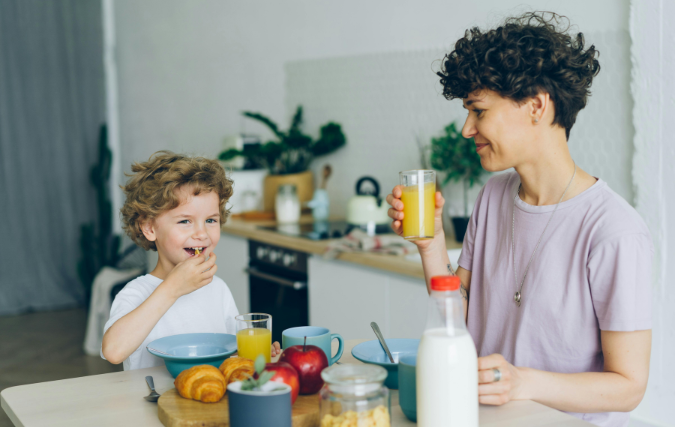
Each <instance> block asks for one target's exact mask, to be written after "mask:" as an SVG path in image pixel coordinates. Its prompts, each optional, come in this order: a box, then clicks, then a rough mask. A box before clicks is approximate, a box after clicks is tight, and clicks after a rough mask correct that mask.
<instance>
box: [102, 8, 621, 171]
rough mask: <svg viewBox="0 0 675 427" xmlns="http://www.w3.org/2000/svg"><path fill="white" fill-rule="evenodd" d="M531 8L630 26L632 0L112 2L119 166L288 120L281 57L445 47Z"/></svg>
mask: <svg viewBox="0 0 675 427" xmlns="http://www.w3.org/2000/svg"><path fill="white" fill-rule="evenodd" d="M523 4H530V5H531V7H527V6H522V5H523ZM531 9H547V10H555V11H557V12H559V13H561V14H565V15H567V16H569V17H570V18H571V20H572V22H573V23H574V24H576V25H578V26H579V28H580V29H583V30H584V31H608V30H618V29H624V30H627V27H628V0H594V1H592V2H589V1H586V0H568V1H566V2H564V4H563V2H559V1H556V0H541V1H529V2H526V3H524V2H523V1H522V0H489V1H481V2H464V1H459V0H452V1H448V0H421V1H416V2H408V1H387V0H370V1H361V0H344V1H339V2H336V1H330V0H315V1H309V0H286V1H277V0H250V1H236V0H227V1H224V0H193V1H189V2H186V1H183V0H143V1H137V0H115V20H116V35H117V65H118V67H119V68H118V75H119V77H118V78H119V108H120V115H119V116H120V126H121V129H120V139H121V149H122V158H121V165H122V168H123V171H129V167H130V164H131V162H132V161H138V160H145V159H147V158H148V156H149V155H150V154H151V153H153V152H154V151H156V150H159V149H171V150H175V151H187V152H193V153H201V154H206V155H210V156H215V155H216V154H217V153H218V152H219V151H220V149H221V144H222V138H223V136H224V135H227V134H232V133H236V132H239V131H242V130H247V131H255V132H259V131H261V128H260V127H259V126H258V125H255V124H252V123H251V122H247V121H245V120H243V119H242V118H241V116H240V112H241V111H242V110H254V111H260V112H263V113H265V114H268V115H269V116H271V117H272V118H273V119H274V120H277V121H280V122H282V123H285V122H286V119H287V114H288V112H287V111H286V108H285V107H286V106H285V102H284V97H285V92H284V64H285V63H287V62H288V61H296V60H302V59H313V58H325V57H335V56H346V55H355V54H365V53H377V52H389V51H400V50H411V49H423V48H437V47H438V48H446V47H448V46H450V45H451V44H452V43H453V42H454V41H455V40H456V39H457V37H458V36H460V35H461V34H462V33H463V31H464V29H465V28H467V27H468V26H471V25H481V26H484V25H486V24H489V23H491V22H496V21H499V20H500V19H501V18H502V17H503V16H506V15H509V14H513V13H517V12H518V11H524V10H531Z"/></svg>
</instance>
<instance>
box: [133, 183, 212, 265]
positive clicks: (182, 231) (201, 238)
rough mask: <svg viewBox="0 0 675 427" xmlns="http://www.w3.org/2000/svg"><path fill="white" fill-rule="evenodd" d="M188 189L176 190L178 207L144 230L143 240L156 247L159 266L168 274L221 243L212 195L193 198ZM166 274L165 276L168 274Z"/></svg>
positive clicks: (146, 226)
mask: <svg viewBox="0 0 675 427" xmlns="http://www.w3.org/2000/svg"><path fill="white" fill-rule="evenodd" d="M193 191H194V190H193V188H192V187H191V186H187V185H186V186H183V187H181V188H180V189H179V190H177V193H178V196H179V197H180V200H181V204H180V205H179V206H178V207H177V208H175V209H172V210H170V211H167V212H164V213H162V214H161V215H159V216H158V217H157V218H155V220H154V221H150V222H148V223H146V224H145V225H144V226H143V233H144V234H145V237H146V238H147V239H148V240H150V241H154V242H155V244H156V245H157V252H158V254H159V258H160V260H159V261H160V263H166V264H165V265H164V267H165V268H166V269H167V270H168V271H170V270H171V269H172V268H173V267H174V266H175V265H176V264H178V263H180V262H182V261H185V260H186V259H189V258H190V257H193V256H195V248H200V249H201V252H204V253H205V254H206V255H207V256H208V254H210V253H211V252H213V249H214V248H215V247H216V245H217V244H218V241H219V240H220V205H219V201H220V200H219V199H218V194H216V193H215V192H213V191H212V192H208V193H200V194H199V195H198V196H195V195H194V194H193ZM168 271H167V272H168Z"/></svg>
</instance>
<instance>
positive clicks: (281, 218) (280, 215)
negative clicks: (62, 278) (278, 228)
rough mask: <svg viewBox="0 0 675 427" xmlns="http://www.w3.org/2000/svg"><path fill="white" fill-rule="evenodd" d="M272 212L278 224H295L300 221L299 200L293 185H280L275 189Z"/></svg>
mask: <svg viewBox="0 0 675 427" xmlns="http://www.w3.org/2000/svg"><path fill="white" fill-rule="evenodd" d="M274 210H275V211H276V215H277V222H278V223H280V224H291V223H297V222H298V221H299V220H300V200H299V199H298V191H297V188H296V186H295V185H294V184H284V185H280V186H279V188H278V189H277V196H276V199H275V205H274Z"/></svg>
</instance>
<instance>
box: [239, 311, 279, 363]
mask: <svg viewBox="0 0 675 427" xmlns="http://www.w3.org/2000/svg"><path fill="white" fill-rule="evenodd" d="M234 320H235V321H236V322H237V351H238V353H239V356H240V357H245V358H247V359H251V360H254V361H255V359H256V358H257V357H258V356H259V355H261V354H262V355H263V356H265V361H266V362H267V363H270V361H271V356H272V316H270V315H269V314H265V313H249V314H240V315H239V316H235V318H234Z"/></svg>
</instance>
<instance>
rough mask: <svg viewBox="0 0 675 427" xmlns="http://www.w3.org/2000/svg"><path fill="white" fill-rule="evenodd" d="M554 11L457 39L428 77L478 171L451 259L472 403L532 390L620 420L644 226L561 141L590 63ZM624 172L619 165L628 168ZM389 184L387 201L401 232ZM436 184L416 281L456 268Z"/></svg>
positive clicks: (642, 362) (645, 267) (646, 316)
mask: <svg viewBox="0 0 675 427" xmlns="http://www.w3.org/2000/svg"><path fill="white" fill-rule="evenodd" d="M559 19H560V17H559V16H557V15H555V14H554V15H552V17H551V18H550V19H547V18H546V17H545V16H544V15H542V14H534V13H530V14H526V15H524V16H521V17H519V18H512V19H509V20H507V21H506V22H505V23H504V24H503V25H502V26H500V27H498V28H497V29H494V30H490V31H486V32H484V31H481V30H479V29H478V28H474V29H472V30H470V31H467V32H466V34H465V37H463V38H461V39H460V40H459V41H457V43H456V45H455V49H454V51H452V52H451V53H450V54H448V55H447V56H446V57H445V58H444V61H443V66H442V68H441V72H439V73H438V74H439V76H440V77H441V84H442V85H443V93H444V95H445V97H446V98H447V99H454V98H460V99H462V101H463V105H464V108H466V109H467V110H468V116H467V119H466V122H465V124H464V127H463V129H462V134H463V135H464V137H466V138H474V141H475V144H476V150H477V152H478V154H479V156H480V158H481V164H482V166H483V168H485V169H486V170H488V171H492V172H495V171H504V170H507V169H510V168H514V169H515V171H513V172H506V173H502V174H498V175H495V176H493V177H492V178H491V179H490V180H489V181H488V182H487V184H486V185H485V187H484V188H483V189H482V190H481V192H480V194H479V196H478V199H477V201H476V204H475V207H474V210H473V214H472V216H471V221H470V224H469V227H468V230H467V233H466V237H465V238H464V245H463V249H462V255H461V257H460V258H459V269H458V270H457V272H456V274H457V275H458V276H459V277H460V279H461V282H462V287H461V292H462V295H463V297H464V298H465V310H466V316H467V317H466V319H467V326H468V329H469V331H470V333H471V335H472V337H473V339H474V342H475V344H476V348H477V350H478V355H479V360H478V369H479V373H478V381H479V389H478V390H479V391H478V392H479V401H480V403H483V404H490V405H501V404H503V403H506V402H508V401H510V400H518V399H532V400H535V401H537V402H539V403H542V404H544V405H547V406H550V407H553V408H556V409H559V410H561V411H566V412H569V413H571V414H572V415H575V416H577V417H579V418H582V419H584V420H587V421H590V422H592V423H594V424H596V425H600V426H626V425H627V424H628V412H629V411H631V410H633V409H634V408H635V407H636V406H637V405H638V403H639V402H640V401H641V400H642V396H643V394H644V391H645V388H646V385H647V378H648V375H649V356H650V351H651V306H650V304H651V303H650V301H651V294H650V282H651V260H652V256H653V248H652V244H651V238H650V235H649V231H648V229H647V227H646V225H645V224H644V222H643V221H642V219H641V218H640V216H639V215H638V214H637V212H636V211H635V210H634V209H633V208H632V207H631V206H630V205H629V204H628V203H626V202H625V201H624V200H623V199H622V198H621V197H620V196H618V195H617V194H616V193H614V192H613V191H612V190H611V189H610V188H609V187H608V186H607V184H606V183H605V182H604V181H602V180H601V179H598V178H594V177H593V176H591V175H589V174H588V173H586V172H585V171H583V170H582V169H581V168H579V167H578V166H577V165H576V164H575V163H574V161H573V159H572V157H571V156H570V152H569V149H568V147H567V139H568V138H569V135H570V130H571V129H572V126H573V124H574V122H575V120H576V115H577V113H578V112H579V111H580V110H581V109H582V108H584V106H585V105H586V100H587V97H588V95H589V88H590V85H591V81H592V79H593V77H594V76H595V75H596V74H597V73H598V71H599V70H600V65H599V63H598V61H597V59H596V58H595V57H596V55H597V54H598V52H597V51H596V50H595V48H594V46H591V47H590V48H588V49H586V50H584V40H583V35H582V34H581V33H579V34H577V35H576V36H575V37H570V36H569V35H568V34H567V33H566V30H559V29H558V28H557V24H558V21H559ZM626 173H629V171H626ZM400 197H401V187H399V186H397V187H395V188H394V190H393V191H392V194H390V195H389V196H388V197H387V201H388V202H389V204H390V205H391V206H392V209H390V210H389V216H390V217H391V218H392V219H393V223H392V227H393V229H394V231H395V232H397V233H399V234H400V233H401V231H402V230H401V221H402V220H405V219H404V216H403V212H402V210H403V203H402V202H401V200H400ZM443 204H444V200H443V197H442V196H441V194H440V193H437V194H436V213H435V215H436V232H435V238H434V239H433V240H426V241H418V242H416V244H417V246H418V248H419V252H420V254H421V255H422V261H423V265H424V273H425V276H426V279H427V286H428V284H429V281H430V278H431V277H433V276H436V275H443V274H449V273H454V272H453V271H452V269H451V267H450V262H449V260H448V255H447V252H446V248H445V235H444V232H443V227H442V222H441V215H442V211H443Z"/></svg>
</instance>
